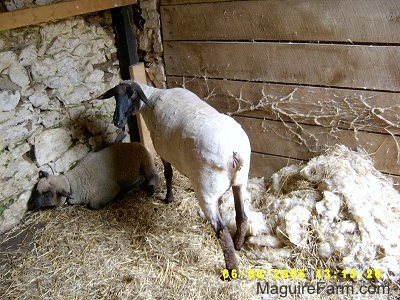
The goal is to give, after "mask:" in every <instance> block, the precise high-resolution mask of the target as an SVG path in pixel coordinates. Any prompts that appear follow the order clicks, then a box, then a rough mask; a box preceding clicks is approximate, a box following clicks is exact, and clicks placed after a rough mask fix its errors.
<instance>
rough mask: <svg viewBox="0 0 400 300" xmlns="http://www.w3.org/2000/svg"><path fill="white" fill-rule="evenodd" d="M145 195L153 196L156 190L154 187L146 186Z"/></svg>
mask: <svg viewBox="0 0 400 300" xmlns="http://www.w3.org/2000/svg"><path fill="white" fill-rule="evenodd" d="M146 190H147V193H148V194H149V196H153V195H154V194H155V193H156V188H155V186H154V185H148V186H147V187H146Z"/></svg>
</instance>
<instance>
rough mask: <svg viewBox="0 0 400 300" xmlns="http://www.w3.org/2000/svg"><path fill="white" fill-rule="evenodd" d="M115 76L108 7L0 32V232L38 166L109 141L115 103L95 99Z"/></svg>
mask: <svg viewBox="0 0 400 300" xmlns="http://www.w3.org/2000/svg"><path fill="white" fill-rule="evenodd" d="M12 2H13V3H14V4H15V3H16V1H12ZM25 2H26V1H25ZM30 2H32V1H30ZM36 2H37V1H36ZM20 4H21V3H20ZM22 4H23V3H22ZM22 4H21V5H22ZM119 81H120V77H119V65H118V60H117V58H116V48H115V45H114V34H113V31H112V27H111V17H110V15H109V13H108V12H104V13H99V14H91V15H86V16H84V17H74V18H69V19H65V20H60V21H56V22H49V23H43V24H40V25H38V26H30V27H24V28H19V29H14V30H8V31H2V32H0V149H1V151H0V169H1V172H0V174H1V175H0V176H1V177H0V181H1V189H0V232H4V231H6V230H8V229H10V228H11V227H12V226H14V225H15V224H16V223H18V222H19V221H20V219H21V218H22V217H23V215H24V213H25V211H26V203H27V201H28V199H29V197H30V195H31V191H32V188H33V186H34V184H35V182H36V181H37V174H38V171H39V170H46V171H49V172H50V173H51V174H52V173H54V174H59V173H61V172H65V171H67V170H69V169H70V168H71V167H72V166H73V165H74V164H75V163H76V161H77V160H79V159H80V158H82V157H83V156H84V155H85V154H86V153H87V152H88V151H90V150H92V149H98V148H100V147H103V146H104V145H106V144H109V143H113V142H114V140H115V139H116V137H117V134H118V132H117V128H116V127H114V126H113V124H112V114H113V111H114V102H113V100H112V99H109V100H104V101H100V100H96V99H95V98H96V97H97V96H98V95H99V94H101V93H102V92H104V91H106V90H107V89H108V88H110V87H111V86H114V85H115V84H118V83H119Z"/></svg>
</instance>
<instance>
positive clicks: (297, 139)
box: [161, 0, 400, 183]
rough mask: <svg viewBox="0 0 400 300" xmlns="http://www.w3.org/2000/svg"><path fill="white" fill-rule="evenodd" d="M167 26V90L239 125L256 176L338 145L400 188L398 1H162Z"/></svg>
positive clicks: (165, 37) (163, 23) (164, 35)
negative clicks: (180, 90) (364, 156)
mask: <svg viewBox="0 0 400 300" xmlns="http://www.w3.org/2000/svg"><path fill="white" fill-rule="evenodd" d="M161 20H162V30H163V40H164V58H165V66H166V72H167V81H168V86H170V87H173V86H185V87H186V88H188V89H190V90H192V91H193V92H195V93H197V94H198V95H199V96H201V97H202V98H204V99H205V100H206V101H207V102H209V103H210V104H211V105H213V106H214V107H215V108H217V109H218V110H219V111H221V112H224V113H230V114H232V115H233V116H234V118H235V119H236V120H237V121H238V122H239V123H240V124H241V125H242V126H243V128H244V129H245V130H246V132H247V133H248V135H249V137H250V141H251V145H252V151H253V154H252V165H251V175H252V176H270V175H271V174H272V173H273V172H276V171H277V170H278V169H279V168H281V167H283V166H285V165H287V164H291V163H293V162H294V163H295V162H299V161H302V160H308V159H310V158H311V157H313V156H316V155H318V154H320V153H321V152H323V151H324V149H326V147H327V146H331V145H334V144H336V143H339V144H345V145H347V146H349V147H351V148H352V149H356V148H357V147H362V148H364V149H365V150H366V151H367V152H368V153H369V154H370V155H371V156H372V158H373V159H374V161H375V165H376V167H377V168H378V169H380V170H381V171H383V172H385V173H387V174H391V175H392V177H393V178H394V179H395V181H397V183H399V182H400V180H399V179H400V177H399V176H400V147H399V145H400V2H399V1H398V0H354V1H345V0H329V1H328V0H326V1H319V0H314V1H309V0H263V1H215V0H214V1H213V0H162V1H161Z"/></svg>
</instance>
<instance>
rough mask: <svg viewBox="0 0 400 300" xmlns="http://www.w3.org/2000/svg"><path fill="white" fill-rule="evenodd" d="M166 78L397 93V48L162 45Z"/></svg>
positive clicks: (399, 87) (399, 84)
mask: <svg viewBox="0 0 400 300" xmlns="http://www.w3.org/2000/svg"><path fill="white" fill-rule="evenodd" d="M164 46H165V47H164V49H165V52H164V58H165V66H166V73H167V75H174V76H191V77H208V78H221V79H233V80H245V81H267V82H272V83H286V84H288V83H292V84H306V85H318V86H329V87H347V88H359V89H377V90H387V91H400V47H395V46H349V45H322V44H291V43H242V42H238V43H236V42H229V43H222V42H207V43H206V42H165V43H164Z"/></svg>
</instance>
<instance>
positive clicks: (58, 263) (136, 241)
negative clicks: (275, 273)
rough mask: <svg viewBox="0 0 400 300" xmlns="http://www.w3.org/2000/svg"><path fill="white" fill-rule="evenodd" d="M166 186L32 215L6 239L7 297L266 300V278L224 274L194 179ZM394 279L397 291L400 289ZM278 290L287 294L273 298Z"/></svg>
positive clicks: (244, 263) (272, 252) (1, 256)
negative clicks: (262, 287) (167, 197)
mask: <svg viewBox="0 0 400 300" xmlns="http://www.w3.org/2000/svg"><path fill="white" fill-rule="evenodd" d="M157 163H158V168H159V170H161V167H160V163H159V161H157ZM160 175H162V174H161V172H160ZM160 177H161V178H162V176H160ZM164 190H165V184H164V182H163V181H162V182H161V186H160V193H159V195H158V196H156V197H148V196H147V195H146V194H145V193H144V192H142V191H135V192H132V193H131V194H130V195H127V196H125V197H124V198H122V199H118V200H117V201H115V202H114V203H112V204H110V205H109V206H107V207H106V208H104V209H102V210H97V211H95V210H89V209H87V208H85V207H81V206H69V207H61V208H57V209H53V210H46V211H41V212H37V213H33V214H30V215H28V216H26V218H25V220H24V222H23V223H22V224H21V225H20V226H17V227H15V228H14V229H13V230H12V231H10V232H8V233H7V234H5V235H3V236H1V237H0V295H2V299H260V298H261V296H260V295H257V286H256V285H257V284H256V283H257V281H259V280H255V279H251V280H250V279H241V280H233V281H231V282H224V281H221V280H220V278H219V277H220V275H221V270H222V268H223V266H224V260H223V255H222V252H221V250H220V247H219V244H218V241H217V239H216V238H215V234H214V232H213V230H212V228H211V226H210V225H209V224H208V223H207V222H206V221H204V220H203V219H202V218H201V216H200V214H199V207H198V204H197V201H196V198H195V195H194V192H193V190H192V189H191V187H190V183H189V182H188V180H187V179H186V178H185V177H184V176H182V175H180V174H179V173H178V172H175V177H174V191H175V201H174V202H173V203H171V204H170V205H165V204H163V203H162V202H161V201H160V199H159V196H160V195H162V194H163V193H164ZM255 251H256V250H254V249H252V248H250V247H248V246H245V247H244V249H243V250H242V251H240V252H237V256H238V259H239V265H240V267H241V269H242V270H246V271H247V270H251V269H255V268H261V269H263V270H267V269H270V268H271V267H281V266H273V265H271V264H270V262H269V260H268V257H269V258H273V257H275V256H278V257H279V258H280V259H283V260H286V261H287V262H288V261H293V260H294V259H296V257H297V256H303V258H305V259H303V261H306V258H307V256H310V258H312V257H314V254H313V253H305V252H298V251H297V252H296V251H295V247H291V246H286V247H283V248H282V249H280V250H279V249H273V248H271V249H269V250H268V251H266V252H264V253H267V254H266V255H264V257H263V258H262V259H261V258H260V256H259V255H256V254H257V253H256V252H255ZM257 251H260V250H257ZM279 251H283V252H282V253H283V254H282V253H279ZM270 261H271V262H273V261H274V260H273V259H271V260H270ZM313 261H314V260H312V259H310V262H313ZM310 264H311V263H310ZM300 267H304V268H315V265H312V264H311V265H305V266H298V268H300ZM305 281H306V282H309V283H310V281H311V282H315V280H314V279H306V280H305ZM269 282H270V283H277V284H281V285H282V284H298V283H299V282H304V281H301V280H300V279H298V280H289V279H273V280H269ZM352 284H354V285H359V284H361V281H356V282H353V283H352ZM391 286H392V289H391V295H392V296H391V298H393V299H395V297H396V296H395V295H396V293H397V292H396V288H397V287H396V284H395V283H391ZM275 298H279V296H270V297H269V298H268V297H265V299H275ZM290 298H292V299H295V298H296V299H299V298H298V297H295V296H289V299H290ZM300 298H301V299H303V298H304V299H319V298H320V295H313V296H307V295H305V296H302V297H300ZM324 298H326V299H349V297H347V296H330V297H327V296H326V297H324ZM364 299H368V297H365V296H364ZM370 299H388V296H387V295H384V296H377V295H374V296H373V297H371V298H370Z"/></svg>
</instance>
